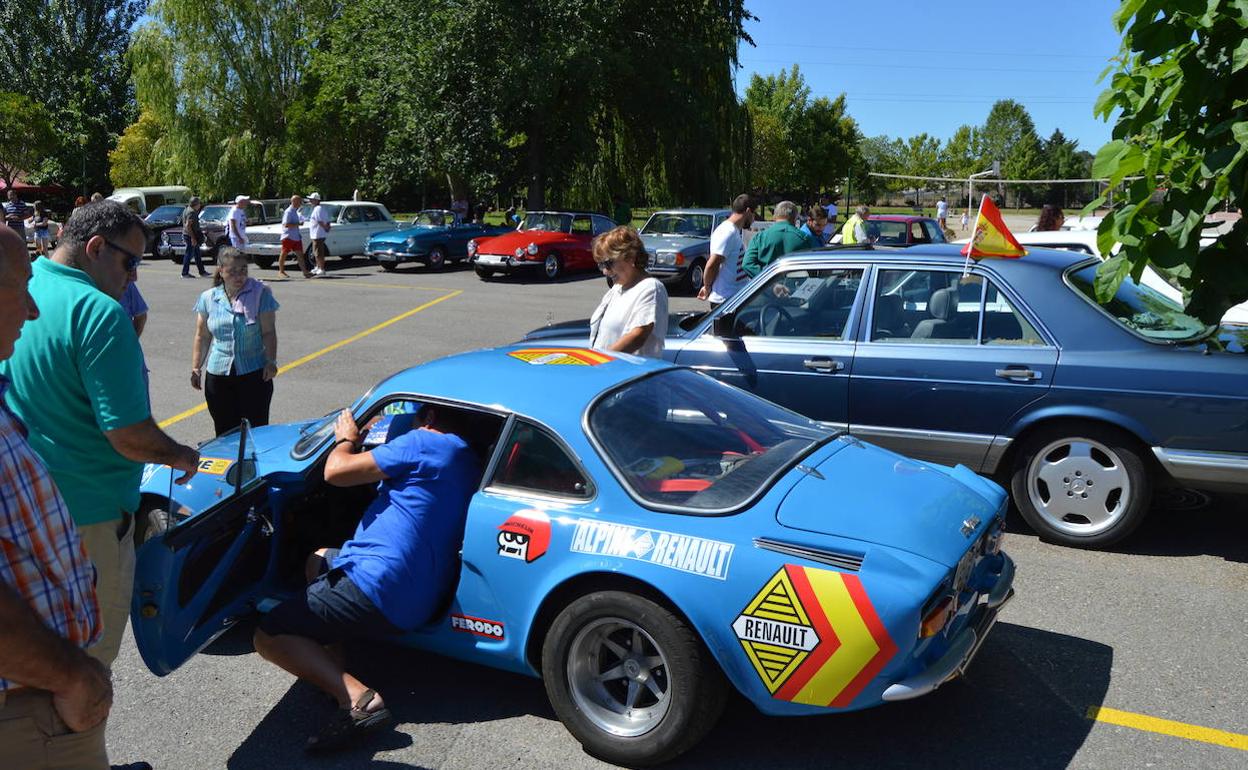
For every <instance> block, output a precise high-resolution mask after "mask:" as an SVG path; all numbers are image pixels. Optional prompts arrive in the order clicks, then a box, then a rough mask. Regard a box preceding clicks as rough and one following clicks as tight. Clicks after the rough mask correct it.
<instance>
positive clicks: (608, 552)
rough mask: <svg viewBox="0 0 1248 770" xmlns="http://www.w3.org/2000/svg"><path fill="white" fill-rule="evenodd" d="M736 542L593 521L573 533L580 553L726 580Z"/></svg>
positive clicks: (583, 521)
mask: <svg viewBox="0 0 1248 770" xmlns="http://www.w3.org/2000/svg"><path fill="white" fill-rule="evenodd" d="M734 547H735V546H734V545H733V544H732V543H724V542H721V541H719V540H707V539H706V538H701V537H693V536H691V535H679V534H676V533H674V532H664V531H662V530H658V529H644V528H641V527H629V526H625V525H623V524H611V523H609V522H605V521H595V520H593V519H580V520H578V521H577V522H576V531H575V532H573V533H572V547H571V549H570V550H572V551H574V552H576V553H588V554H594V555H596V556H614V557H617V558H621V559H633V560H634V561H641V562H649V563H650V564H657V565H659V566H660V567H667V568H668V569H674V570H680V571H681V572H688V573H690V574H693V575H701V576H703V577H709V578H715V579H716V580H723V579H725V578H727V577H728V565H729V563H730V562H731V561H732V551H733V548H734Z"/></svg>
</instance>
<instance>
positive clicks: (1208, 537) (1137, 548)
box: [1006, 493, 1248, 564]
mask: <svg viewBox="0 0 1248 770" xmlns="http://www.w3.org/2000/svg"><path fill="white" fill-rule="evenodd" d="M1245 512H1248V496H1243V495H1227V494H1223V495H1212V496H1206V495H1198V494H1193V493H1187V494H1185V495H1182V496H1179V497H1167V498H1165V499H1164V501H1163V502H1161V503H1159V504H1158V505H1154V506H1153V509H1152V510H1150V511H1149V512H1148V515H1147V516H1146V517H1145V518H1144V521H1143V523H1141V524H1140V528H1139V529H1137V530H1136V531H1135V532H1133V533H1131V535H1129V536H1128V537H1127V539H1126V540H1123V541H1121V542H1118V543H1115V544H1113V545H1111V546H1109V547H1107V548H1103V549H1101V550H1104V551H1107V552H1110V553H1121V554H1128V555H1134V556H1171V557H1182V556H1213V557H1215V558H1219V559H1225V560H1226V561H1230V562H1237V563H1241V564H1244V563H1248V516H1246V515H1245ZM1006 530H1007V531H1008V532H1010V533H1016V534H1024V535H1034V534H1035V532H1034V531H1033V530H1032V529H1031V527H1029V526H1028V525H1027V522H1025V521H1023V517H1022V516H1020V515H1019V514H1018V510H1017V509H1015V508H1014V507H1013V506H1012V505H1011V506H1010V514H1009V518H1008V520H1007V522H1006ZM1006 547H1007V549H1008V547H1009V546H1008V541H1007V546H1006Z"/></svg>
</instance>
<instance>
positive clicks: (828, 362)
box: [802, 358, 845, 374]
mask: <svg viewBox="0 0 1248 770" xmlns="http://www.w3.org/2000/svg"><path fill="white" fill-rule="evenodd" d="M802 366H804V367H806V368H807V369H810V370H811V371H814V372H825V373H827V374H831V373H832V372H839V371H840V370H842V369H844V368H845V364H843V363H841V362H840V361H836V360H834V359H831V358H808V359H806V360H805V361H803V362H802Z"/></svg>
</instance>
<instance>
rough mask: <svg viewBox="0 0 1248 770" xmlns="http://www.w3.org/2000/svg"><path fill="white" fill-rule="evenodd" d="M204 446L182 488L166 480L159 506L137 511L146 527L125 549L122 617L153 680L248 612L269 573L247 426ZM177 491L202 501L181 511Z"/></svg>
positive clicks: (268, 538) (261, 484)
mask: <svg viewBox="0 0 1248 770" xmlns="http://www.w3.org/2000/svg"><path fill="white" fill-rule="evenodd" d="M204 451H205V453H207V452H209V451H210V452H211V453H212V454H213V455H214V457H211V458H209V457H202V458H201V462H200V472H199V473H198V474H196V476H195V477H194V478H193V479H192V480H191V482H190V484H188V485H187V486H186V487H177V486H174V485H173V484H172V481H170V485H169V486H170V489H169V496H168V500H167V504H168V507H167V508H165V509H156V510H151V509H150V508H148V509H145V510H143V511H141V512H140V515H141V516H145V517H147V521H146V522H145V524H147V526H148V529H147V536H146V538H145V540H144V542H143V544H142V545H141V546H139V548H138V550H137V552H136V555H135V585H134V598H133V599H132V600H131V611H130V615H131V622H132V624H133V627H134V638H135V643H136V644H137V646H138V648H139V654H140V655H141V656H142V658H143V662H144V663H146V664H147V667H148V668H149V669H151V671H152V673H154V674H156V675H157V676H164V675H165V674H168V673H169V672H171V671H173V670H174V669H176V668H177V667H178V666H180V665H182V664H183V663H184V662H186V660H187V659H188V658H190V657H191V656H192V655H194V654H195V653H196V652H198V651H199V650H201V649H203V648H204V647H205V646H206V645H207V644H208V643H209V642H211V641H212V640H213V639H215V638H217V637H218V636H220V635H221V634H222V633H223V632H225V631H226V630H227V629H229V628H230V627H231V626H232V625H234V623H236V622H237V621H238V620H239V619H241V618H243V617H245V616H247V615H249V614H251V613H252V612H254V611H255V609H256V607H255V601H256V600H257V598H258V597H259V596H261V595H262V593H263V591H264V587H265V584H266V582H267V578H268V577H269V573H270V569H269V564H270V561H271V560H272V535H273V526H272V523H271V518H270V512H269V505H268V486H267V484H266V483H265V480H264V478H263V477H259V476H257V475H256V461H255V454H254V451H253V448H252V446H251V442H250V430H249V426H248V425H247V423H246V422H245V421H244V423H243V425H242V426H241V427H240V429H239V430H238V431H236V432H234V433H229V434H226V435H225V436H222V437H220V438H218V439H216V440H214V441H213V442H210V443H209V444H207V445H205V447H204ZM166 470H168V469H166ZM176 475H178V473H177V472H176V471H174V472H172V473H170V475H169V478H170V479H171V480H172V479H173V478H174V477H175V476H176ZM179 497H182V498H183V499H185V500H188V501H189V500H191V499H192V498H193V499H199V500H206V501H209V503H208V504H207V505H204V506H202V507H201V508H200V509H199V510H198V511H197V512H191V511H190V510H189V508H188V507H187V506H184V505H182V504H180V503H179V502H178V498H179Z"/></svg>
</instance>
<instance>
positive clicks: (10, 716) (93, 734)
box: [0, 688, 108, 770]
mask: <svg viewBox="0 0 1248 770" xmlns="http://www.w3.org/2000/svg"><path fill="white" fill-rule="evenodd" d="M0 765H2V766H3V767H6V768H8V767H11V768H14V769H15V770H16V769H17V768H21V770H107V768H108V753H107V751H106V749H105V746H104V722H101V723H99V724H98V725H96V726H95V727H92V728H91V729H90V730H87V731H86V732H81V733H75V732H71V731H70V729H69V728H68V727H66V726H65V723H64V722H62V721H61V717H60V715H58V714H57V713H56V709H55V708H53V707H52V693H50V692H48V691H46V690H35V689H31V688H22V689H20V690H17V691H16V692H8V693H5V692H2V691H0Z"/></svg>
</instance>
